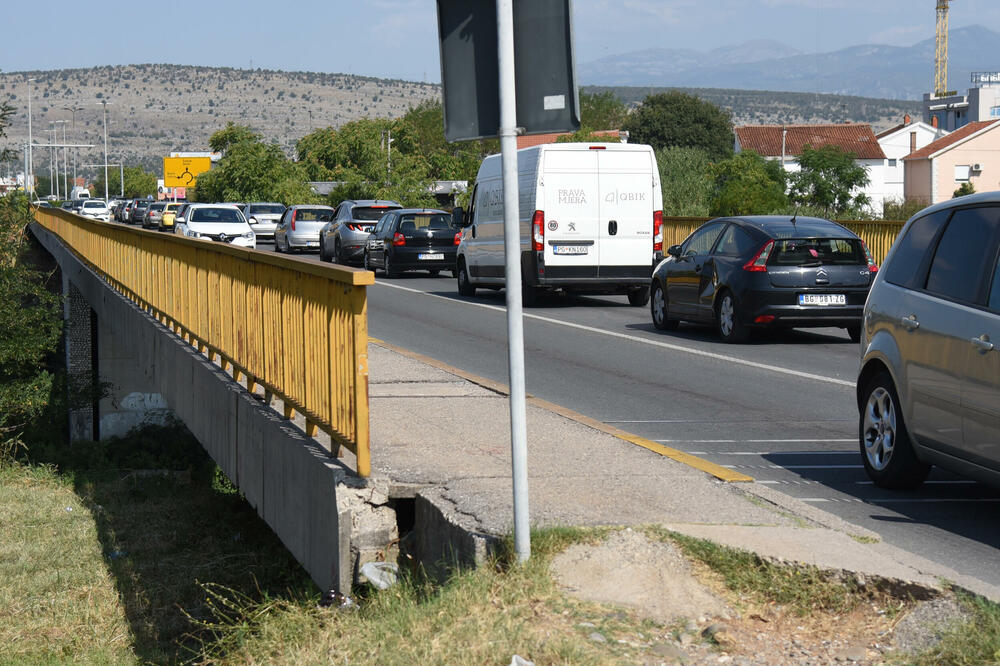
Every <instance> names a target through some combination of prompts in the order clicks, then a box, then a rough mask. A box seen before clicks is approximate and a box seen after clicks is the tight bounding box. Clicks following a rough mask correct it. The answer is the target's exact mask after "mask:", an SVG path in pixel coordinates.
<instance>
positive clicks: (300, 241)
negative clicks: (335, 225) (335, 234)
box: [274, 205, 334, 252]
mask: <svg viewBox="0 0 1000 666" xmlns="http://www.w3.org/2000/svg"><path fill="white" fill-rule="evenodd" d="M333 213H334V210H333V208H331V207H330V206H315V205H301V206H291V207H290V208H289V209H288V210H286V211H285V214H284V215H282V216H281V221H280V222H279V223H278V226H277V228H276V229H275V230H274V251H275V252H291V251H293V250H299V251H305V250H311V251H316V250H319V230H320V229H321V228H322V227H323V225H325V224H326V223H327V222H329V221H330V220H332V219H333Z"/></svg>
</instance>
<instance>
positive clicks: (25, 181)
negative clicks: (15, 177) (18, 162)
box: [21, 143, 29, 194]
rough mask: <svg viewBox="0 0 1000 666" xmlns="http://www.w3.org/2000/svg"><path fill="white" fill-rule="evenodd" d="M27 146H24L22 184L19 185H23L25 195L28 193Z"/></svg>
mask: <svg viewBox="0 0 1000 666" xmlns="http://www.w3.org/2000/svg"><path fill="white" fill-rule="evenodd" d="M28 145H29V144H27V143H26V144H24V182H23V183H21V184H22V185H24V193H25V194H27V193H28Z"/></svg>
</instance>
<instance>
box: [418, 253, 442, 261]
mask: <svg viewBox="0 0 1000 666" xmlns="http://www.w3.org/2000/svg"><path fill="white" fill-rule="evenodd" d="M417 259H427V260H429V261H443V260H444V255H443V254H441V253H440V252H429V253H423V254H418V255H417Z"/></svg>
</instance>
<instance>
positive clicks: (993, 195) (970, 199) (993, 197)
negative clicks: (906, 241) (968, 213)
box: [913, 191, 1000, 217]
mask: <svg viewBox="0 0 1000 666" xmlns="http://www.w3.org/2000/svg"><path fill="white" fill-rule="evenodd" d="M984 203H1000V191H992V192H977V193H976V194H967V195H965V196H964V197H956V198H954V199H946V200H945V201H942V202H941V203H938V204H934V205H933V206H928V207H927V208H924V209H923V210H921V211H920V212H918V213H916V214H915V215H914V216H913V217H923V216H924V215H927V214H928V213H935V212H937V211H939V210H945V209H948V208H954V207H956V206H968V205H969V204H984Z"/></svg>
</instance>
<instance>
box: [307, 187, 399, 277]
mask: <svg viewBox="0 0 1000 666" xmlns="http://www.w3.org/2000/svg"><path fill="white" fill-rule="evenodd" d="M400 208H402V206H400V205H399V204H398V203H396V202H395V201H387V200H385V201H383V200H379V199H356V200H348V201H341V202H340V204H339V205H338V206H337V213H336V214H335V215H334V217H333V220H332V221H331V222H330V223H329V224H327V225H326V226H324V227H323V228H322V229H320V232H319V258H320V259H321V260H323V261H334V262H336V263H338V264H360V263H361V261H362V258H363V257H364V252H365V243H366V242H367V241H368V235H369V234H370V233H371V232H372V230H373V229H374V228H375V223H376V222H378V221H379V219H380V218H381V217H382V216H383V215H385V214H386V213H388V212H389V211H393V210H399V209H400Z"/></svg>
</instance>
